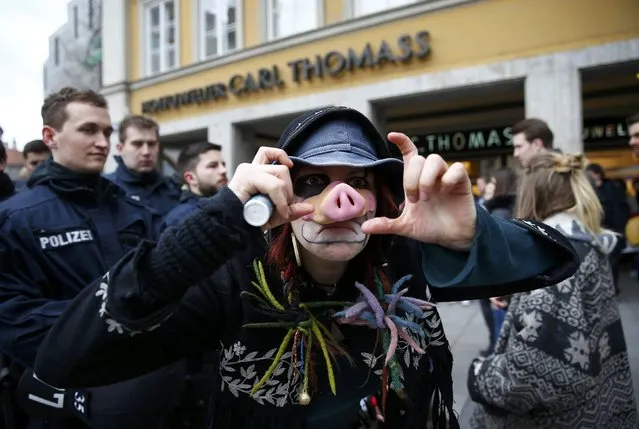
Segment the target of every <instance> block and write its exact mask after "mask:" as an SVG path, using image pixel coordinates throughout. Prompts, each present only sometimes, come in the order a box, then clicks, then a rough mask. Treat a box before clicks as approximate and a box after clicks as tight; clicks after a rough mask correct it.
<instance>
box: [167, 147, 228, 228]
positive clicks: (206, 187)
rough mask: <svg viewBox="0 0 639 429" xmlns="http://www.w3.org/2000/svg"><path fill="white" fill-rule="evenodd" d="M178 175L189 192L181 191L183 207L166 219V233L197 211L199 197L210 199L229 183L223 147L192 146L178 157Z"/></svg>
mask: <svg viewBox="0 0 639 429" xmlns="http://www.w3.org/2000/svg"><path fill="white" fill-rule="evenodd" d="M177 167H178V174H179V175H180V178H181V180H182V181H184V183H185V184H186V186H187V188H188V189H185V190H184V191H182V197H181V198H180V204H179V205H178V206H177V207H175V208H174V209H173V210H171V211H170V212H169V213H168V214H167V215H166V216H165V217H164V226H163V227H162V229H164V228H165V227H167V226H171V225H175V224H176V223H178V222H179V221H180V220H181V219H184V216H185V215H186V214H188V213H190V212H191V211H192V210H193V209H194V208H195V207H197V201H198V199H199V198H200V197H211V196H213V195H214V194H215V193H216V192H217V191H219V190H220V189H221V188H222V187H224V186H226V184H227V183H228V178H227V176H226V172H227V170H226V162H224V158H223V157H222V146H220V145H218V144H215V143H210V142H198V143H193V144H190V145H188V146H187V147H185V148H184V149H183V150H182V151H181V152H180V155H178V161H177Z"/></svg>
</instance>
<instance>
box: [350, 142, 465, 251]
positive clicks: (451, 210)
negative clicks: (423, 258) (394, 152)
mask: <svg viewBox="0 0 639 429" xmlns="http://www.w3.org/2000/svg"><path fill="white" fill-rule="evenodd" d="M388 139H389V140H390V141H391V142H392V143H393V144H395V145H397V147H398V148H399V150H400V151H401V153H402V156H403V158H404V192H405V197H406V199H405V202H404V203H405V204H404V209H403V210H402V214H401V215H400V216H399V217H398V218H396V219H389V218H386V217H378V218H374V219H370V220H368V221H366V222H365V223H364V224H363V225H362V231H363V232H364V233H367V234H395V235H401V236H404V237H409V238H412V239H415V240H418V241H421V242H423V243H433V244H438V245H440V246H444V247H448V248H450V249H454V250H460V251H466V250H469V249H470V247H471V245H472V243H473V239H474V238H475V232H476V223H477V211H476V209H475V199H474V198H473V194H472V190H471V183H470V178H469V177H468V173H467V172H466V169H465V168H464V166H463V165H462V164H461V163H458V162H456V163H454V164H453V165H451V166H450V167H448V165H447V164H446V162H445V161H444V160H443V158H442V157H441V156H439V155H429V156H428V158H424V157H423V156H420V155H418V152H417V148H416V147H415V145H414V144H413V142H412V141H411V140H410V139H409V138H408V137H407V136H406V135H405V134H402V133H390V134H389V135H388Z"/></svg>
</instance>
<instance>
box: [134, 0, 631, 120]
mask: <svg viewBox="0 0 639 429" xmlns="http://www.w3.org/2000/svg"><path fill="white" fill-rule="evenodd" d="M259 1H260V0H245V9H244V17H245V20H246V21H245V24H246V25H244V28H245V29H244V31H245V42H246V41H250V43H252V44H253V43H255V40H257V39H256V37H255V34H254V33H253V31H257V30H255V28H259V27H258V25H256V20H257V19H259V18H256V15H257V13H248V10H250V8H249V5H253V6H252V7H255V4H256V3H258V2H259ZM335 2H337V0H335ZM135 3H137V1H135V0H133V1H132V6H131V7H133V4H135ZM613 5H614V6H613ZM332 7H333V6H331V8H332ZM258 10H259V9H258ZM331 10H332V9H331ZM335 14H336V12H330V15H331V16H335ZM133 15H134V14H133V13H132V14H131V16H133ZM327 15H329V14H328V13H327ZM637 16H639V2H638V1H637V0H614V3H611V2H610V1H609V0H482V1H478V2H476V3H471V4H469V5H466V6H463V7H456V8H449V9H444V10H440V11H436V12H432V13H429V14H428V15H426V16H416V17H413V18H409V19H405V20H402V21H396V22H391V23H388V24H385V25H379V26H376V27H374V28H370V29H364V30H360V31H356V32H352V33H348V34H343V35H339V36H336V37H333V38H330V39H324V40H318V41H316V42H313V43H312V44H305V45H297V46H295V47H292V48H289V49H285V50H281V51H277V52H273V53H271V54H270V55H269V56H261V57H254V58H249V59H246V60H244V61H240V62H236V63H234V64H229V65H224V66H218V67H214V68H211V69H209V70H206V71H204V72H201V73H198V74H195V75H190V76H186V77H182V78H179V79H173V80H171V81H167V82H163V83H159V84H157V85H153V86H150V87H145V88H142V89H139V90H137V91H134V92H133V93H132V94H131V110H132V111H134V112H140V111H141V104H142V102H144V101H148V100H151V99H156V98H159V97H162V96H166V95H172V94H175V93H176V92H180V91H185V90H189V89H193V88H200V87H204V86H207V85H211V84H213V83H217V82H227V81H228V79H229V78H230V77H231V76H232V75H234V74H236V73H246V72H256V71H257V70H258V69H259V68H261V67H270V66H271V65H273V64H274V65H278V66H279V68H280V71H281V72H282V73H283V79H284V80H285V81H286V86H285V87H284V88H281V89H278V90H272V91H267V92H263V93H252V94H250V95H248V96H244V97H235V96H229V98H228V99H226V100H218V101H216V102H210V103H208V104H204V105H202V106H197V105H192V106H183V107H182V108H181V109H180V110H177V111H176V110H173V111H168V112H161V113H158V114H157V115H156V117H157V119H158V120H160V121H162V120H166V119H168V118H171V119H179V118H184V117H189V116H192V115H195V114H202V113H203V112H205V111H209V110H222V109H228V108H235V107H240V106H244V105H250V104H252V103H260V102H264V101H267V100H271V99H274V98H280V99H281V98H283V97H293V96H300V95H305V94H309V93H313V92H318V91H325V90H329V89H330V90H333V89H339V88H347V87H351V86H354V85H361V84H365V83H369V82H374V81H378V80H380V79H394V78H398V77H403V76H410V75H415V74H420V73H424V72H426V71H428V72H434V71H441V70H446V69H452V68H457V67H465V66H471V65H476V64H483V63H491V62H497V61H504V60H509V59H514V58H521V57H527V56H532V55H539V54H544V53H549V52H554V51H561V50H568V49H575V48H580V47H585V46H589V45H594V44H601V43H606V42H611V41H616V40H624V39H629V38H633V37H638V36H639V25H637V22H636V20H637ZM184 20H185V16H184V14H183V15H182V28H184V27H187V25H186V24H187V23H185V22H184ZM132 22H133V23H135V22H136V21H132ZM249 23H251V24H252V25H248V24H249ZM257 23H259V21H257ZM189 25H190V24H189ZM247 27H253V29H251V30H248V29H247ZM188 28H190V26H189V27H188ZM421 30H428V31H429V32H430V34H431V38H430V44H431V49H432V52H431V56H430V58H429V59H427V60H422V61H419V60H413V61H412V62H410V63H407V64H401V65H391V64H387V65H385V66H383V69H381V70H379V69H376V70H370V69H367V70H356V71H355V72H353V73H345V74H343V75H342V76H341V77H339V78H324V80H323V81H322V80H320V79H315V81H314V82H304V83H302V84H299V85H297V84H295V83H294V82H292V81H291V79H290V69H289V67H288V66H287V62H288V61H292V60H295V59H299V58H305V57H313V56H314V55H315V54H323V53H326V52H328V51H331V50H339V51H342V52H346V51H347V49H348V48H349V47H352V48H354V49H355V50H357V51H358V52H359V51H361V49H362V48H363V47H364V45H365V44H366V43H367V42H370V43H372V44H373V46H377V45H378V44H379V42H380V41H382V40H387V41H388V42H389V43H391V44H392V46H393V47H394V46H395V45H394V44H395V40H396V39H397V37H398V36H400V35H401V34H406V33H409V34H413V35H414V34H415V33H417V32H418V31H421ZM246 45H248V43H246ZM137 46H139V43H138V44H137ZM133 51H135V55H138V51H137V50H136V49H133ZM139 62H140V61H139V60H134V61H133V62H132V66H135V64H136V63H138V64H139ZM132 70H133V71H134V73H133V76H139V70H138V73H135V67H132Z"/></svg>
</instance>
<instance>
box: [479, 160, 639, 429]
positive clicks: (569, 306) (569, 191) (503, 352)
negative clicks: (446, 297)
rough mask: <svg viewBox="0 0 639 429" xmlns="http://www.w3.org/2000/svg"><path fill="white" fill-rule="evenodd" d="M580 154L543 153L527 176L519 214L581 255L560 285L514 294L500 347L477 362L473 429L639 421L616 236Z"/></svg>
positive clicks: (604, 425) (622, 426) (632, 423)
mask: <svg viewBox="0 0 639 429" xmlns="http://www.w3.org/2000/svg"><path fill="white" fill-rule="evenodd" d="M586 164H587V162H586V160H585V158H583V157H582V155H570V154H558V153H552V152H549V153H545V154H542V155H539V156H537V157H536V158H535V159H534V160H532V161H531V163H530V165H529V167H528V168H527V170H526V172H525V174H524V176H523V178H522V183H521V189H520V193H519V196H518V203H517V217H519V218H522V219H530V220H535V221H541V222H543V223H544V224H546V225H549V226H551V227H553V228H555V229H557V230H558V231H560V232H561V233H563V234H564V235H565V236H566V237H568V238H569V239H570V240H571V242H572V244H573V246H574V247H575V249H576V250H577V252H578V253H579V254H580V256H581V261H582V262H581V265H580V267H579V269H578V270H577V272H576V273H575V274H574V275H573V276H572V277H570V278H568V279H567V280H565V281H562V282H561V283H559V284H557V285H555V286H550V287H547V288H544V289H538V290H535V291H532V292H525V293H520V294H516V295H514V296H513V297H512V300H511V302H510V306H509V309H508V314H507V315H506V319H505V321H504V325H503V327H502V330H501V333H500V335H499V339H498V340H497V344H496V346H495V353H494V354H493V355H490V356H489V357H487V358H478V359H476V360H475V361H474V362H473V364H472V365H471V368H470V371H469V377H468V390H469V392H470V395H471V397H472V399H473V400H474V401H475V402H477V403H478V406H477V408H476V411H475V414H474V416H473V418H472V421H471V424H472V426H473V427H474V428H491V429H500V428H517V429H527V428H529V429H533V428H535V429H536V428H557V429H559V428H570V429H576V428H580V429H581V428H619V429H625V428H634V427H635V423H636V421H637V409H636V404H635V399H634V393H633V387H632V380H631V375H630V365H629V362H628V352H627V347H626V343H625V340H624V335H623V329H622V326H621V320H620V317H619V309H618V307H617V303H616V301H615V298H614V286H613V281H612V274H611V271H610V266H609V263H608V258H607V254H608V253H609V252H610V251H611V250H612V249H613V248H614V246H615V243H616V236H615V235H614V233H612V232H608V231H604V230H602V229H601V216H602V208H601V205H600V203H599V199H598V198H597V195H596V194H595V192H594V190H593V188H592V186H590V183H589V182H588V179H587V178H586V176H585V173H584V171H583V170H584V168H585V166H586Z"/></svg>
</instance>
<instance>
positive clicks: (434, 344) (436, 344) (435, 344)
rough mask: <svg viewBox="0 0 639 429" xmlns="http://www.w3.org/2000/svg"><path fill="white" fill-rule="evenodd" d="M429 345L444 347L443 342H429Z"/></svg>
mask: <svg viewBox="0 0 639 429" xmlns="http://www.w3.org/2000/svg"><path fill="white" fill-rule="evenodd" d="M430 345H431V346H443V345H444V342H443V341H440V340H436V341H431V342H430Z"/></svg>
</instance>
